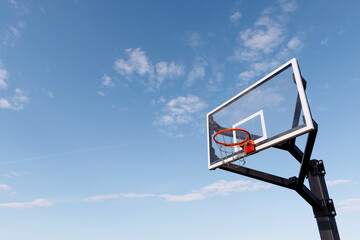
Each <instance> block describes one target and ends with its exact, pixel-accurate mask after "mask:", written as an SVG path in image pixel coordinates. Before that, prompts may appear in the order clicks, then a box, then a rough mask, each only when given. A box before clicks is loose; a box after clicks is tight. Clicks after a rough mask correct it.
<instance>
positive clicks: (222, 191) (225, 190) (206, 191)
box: [83, 180, 271, 202]
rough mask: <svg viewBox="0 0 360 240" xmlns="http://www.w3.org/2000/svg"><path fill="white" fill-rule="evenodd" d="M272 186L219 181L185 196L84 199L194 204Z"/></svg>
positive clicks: (89, 199)
mask: <svg viewBox="0 0 360 240" xmlns="http://www.w3.org/2000/svg"><path fill="white" fill-rule="evenodd" d="M270 187H271V185H270V184H267V183H261V182H253V181H249V180H247V181H246V180H238V181H226V180H219V181H217V182H215V183H212V184H209V185H207V186H205V187H202V188H200V189H198V190H192V191H191V192H189V193H185V194H168V193H166V194H152V193H147V194H137V193H120V194H105V195H104V194H100V195H95V196H92V197H89V198H86V199H84V200H83V201H85V202H96V201H103V200H110V199H119V198H148V197H159V198H162V199H164V200H166V201H168V202H193V201H199V200H204V199H207V198H210V197H214V196H227V195H229V194H231V193H234V192H252V191H258V190H264V189H268V188H270Z"/></svg>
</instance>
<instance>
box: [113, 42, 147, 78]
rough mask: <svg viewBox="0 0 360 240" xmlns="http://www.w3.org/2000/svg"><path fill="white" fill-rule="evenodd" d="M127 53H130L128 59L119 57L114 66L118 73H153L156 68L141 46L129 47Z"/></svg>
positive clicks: (142, 74) (141, 74)
mask: <svg viewBox="0 0 360 240" xmlns="http://www.w3.org/2000/svg"><path fill="white" fill-rule="evenodd" d="M125 53H126V54H127V55H128V60H124V59H122V58H119V59H117V60H116V61H115V64H114V68H115V70H116V71H117V72H118V73H120V74H122V75H129V74H132V73H134V72H135V73H138V74H139V75H140V76H144V75H146V74H147V75H150V76H152V75H153V73H154V68H153V66H152V64H151V63H150V62H149V59H148V57H147V56H146V55H145V52H144V51H141V49H140V48H136V49H132V48H128V49H126V50H125Z"/></svg>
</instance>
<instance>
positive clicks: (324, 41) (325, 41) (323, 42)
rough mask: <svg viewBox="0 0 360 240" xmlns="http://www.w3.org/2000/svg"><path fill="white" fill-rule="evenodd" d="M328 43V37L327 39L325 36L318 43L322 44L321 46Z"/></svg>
mask: <svg viewBox="0 0 360 240" xmlns="http://www.w3.org/2000/svg"><path fill="white" fill-rule="evenodd" d="M328 43H329V39H328V38H325V39H323V40H321V41H320V44H321V45H323V46H324V45H327V44H328Z"/></svg>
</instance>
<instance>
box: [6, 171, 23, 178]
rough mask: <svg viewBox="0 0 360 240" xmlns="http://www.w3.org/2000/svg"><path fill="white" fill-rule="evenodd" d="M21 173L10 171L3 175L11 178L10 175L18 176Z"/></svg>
mask: <svg viewBox="0 0 360 240" xmlns="http://www.w3.org/2000/svg"><path fill="white" fill-rule="evenodd" d="M21 175H22V174H21V173H18V172H14V171H12V172H10V173H8V174H5V175H4V177H7V178H12V177H20V176H21Z"/></svg>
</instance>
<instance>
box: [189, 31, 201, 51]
mask: <svg viewBox="0 0 360 240" xmlns="http://www.w3.org/2000/svg"><path fill="white" fill-rule="evenodd" d="M187 42H188V44H189V46H190V47H192V48H198V47H201V46H202V45H204V40H203V38H202V37H201V34H200V33H199V32H190V33H188V35H187Z"/></svg>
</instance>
